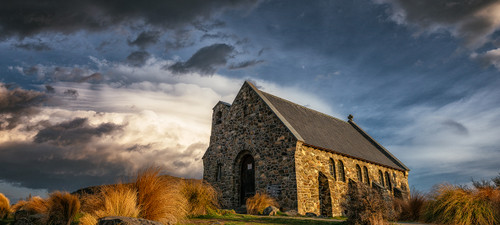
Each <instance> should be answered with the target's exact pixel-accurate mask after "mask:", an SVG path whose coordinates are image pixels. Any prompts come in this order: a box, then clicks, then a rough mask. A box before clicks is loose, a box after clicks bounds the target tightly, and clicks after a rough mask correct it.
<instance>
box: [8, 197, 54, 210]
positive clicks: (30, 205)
mask: <svg viewBox="0 0 500 225" xmlns="http://www.w3.org/2000/svg"><path fill="white" fill-rule="evenodd" d="M19 210H25V211H27V212H29V213H30V214H47V212H48V210H49V205H48V203H47V201H46V200H45V199H42V198H40V197H39V196H35V197H31V196H30V197H28V199H26V200H21V201H18V202H17V203H16V204H15V205H13V206H12V211H13V212H17V211H19Z"/></svg>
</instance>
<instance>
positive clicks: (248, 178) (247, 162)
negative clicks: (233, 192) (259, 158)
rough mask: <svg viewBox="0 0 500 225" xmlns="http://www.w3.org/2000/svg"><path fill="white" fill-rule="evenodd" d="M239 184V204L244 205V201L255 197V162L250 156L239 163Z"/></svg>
mask: <svg viewBox="0 0 500 225" xmlns="http://www.w3.org/2000/svg"><path fill="white" fill-rule="evenodd" d="M240 184H241V187H240V204H241V205H245V204H246V200H247V199H248V198H249V197H252V196H254V195H255V162H254V159H253V157H252V156H251V155H247V156H245V157H243V159H242V161H241V176H240Z"/></svg>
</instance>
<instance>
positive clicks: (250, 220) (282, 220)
mask: <svg viewBox="0 0 500 225" xmlns="http://www.w3.org/2000/svg"><path fill="white" fill-rule="evenodd" d="M214 223H216V224H217V223H219V224H226V225H230V224H231V225H243V224H273V225H281V224H292V225H327V224H334V225H335V224H344V222H342V220H337V219H322V218H307V217H287V216H254V215H244V214H232V215H226V216H212V215H206V216H198V217H193V218H190V219H188V220H187V221H186V223H185V224H214Z"/></svg>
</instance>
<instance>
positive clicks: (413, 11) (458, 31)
mask: <svg viewBox="0 0 500 225" xmlns="http://www.w3.org/2000/svg"><path fill="white" fill-rule="evenodd" d="M375 1H376V2H382V3H390V4H391V5H392V6H393V7H392V14H393V19H394V20H396V21H398V22H400V23H410V24H413V25H416V26H418V27H420V28H422V29H430V30H435V29H437V28H446V29H452V33H454V34H455V35H457V36H458V37H460V38H462V39H463V40H464V41H465V44H466V45H467V46H468V47H471V48H478V47H480V46H481V45H482V44H484V38H486V37H487V36H488V35H490V34H492V33H493V32H494V30H496V29H497V28H498V23H497V22H496V18H495V17H496V15H495V13H496V12H494V10H491V11H489V12H488V11H484V12H483V13H482V14H481V15H478V13H479V12H481V11H482V10H485V9H488V8H491V7H492V6H494V4H498V1H496V0H472V1H469V0H447V1H435V0H422V1H405V0H375Z"/></svg>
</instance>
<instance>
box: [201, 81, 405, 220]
mask: <svg viewBox="0 0 500 225" xmlns="http://www.w3.org/2000/svg"><path fill="white" fill-rule="evenodd" d="M266 95H268V94H267V93H266ZM287 104H288V103H287ZM290 104H292V103H290ZM343 123H347V122H343ZM364 135H365V134H364ZM297 136H300V135H297V131H296V130H295V129H294V128H293V127H291V125H290V124H289V123H288V122H287V121H286V119H284V116H283V115H282V114H280V112H279V111H278V110H277V108H275V107H274V106H273V104H272V103H271V102H270V101H269V99H267V98H266V97H265V95H263V94H262V92H260V91H259V90H258V89H257V88H256V87H255V86H253V84H251V83H250V82H245V83H244V84H243V86H242V87H241V89H240V91H239V93H238V94H237V96H236V98H235V100H234V101H233V103H232V104H231V105H230V104H228V103H224V102H219V103H217V104H216V105H215V107H214V108H213V116H212V134H211V137H210V145H209V147H208V149H207V151H206V153H205V155H204V156H203V164H204V171H203V179H204V180H206V181H207V182H209V183H210V184H212V185H213V186H214V187H215V188H216V189H218V190H219V191H220V192H221V194H222V204H223V207H225V208H238V207H239V206H241V205H242V204H244V201H243V199H241V195H240V188H241V187H240V186H241V184H242V182H243V181H241V177H240V176H241V171H242V160H243V158H244V157H248V156H251V157H253V159H254V162H255V168H254V171H255V193H258V192H262V193H267V194H269V195H271V196H272V197H274V198H275V199H276V200H277V202H278V203H279V204H280V207H281V209H282V210H296V211H297V212H298V213H299V214H302V215H304V214H306V213H314V214H316V215H321V214H325V212H324V211H325V209H327V211H328V212H327V213H326V214H325V215H327V216H338V215H343V214H344V211H343V209H342V208H341V206H340V203H341V201H342V200H343V199H342V195H344V194H345V193H346V192H347V187H348V181H349V180H352V181H356V182H363V183H367V184H369V185H370V186H374V187H375V186H376V187H379V188H381V189H382V190H383V191H384V192H386V193H387V194H391V195H394V196H397V197H403V198H406V197H408V194H409V191H408V171H409V170H408V169H407V168H406V167H404V165H402V163H401V165H402V167H398V168H393V167H391V166H387V165H384V164H383V163H376V162H372V161H370V160H365V159H363V158H359V157H353V156H350V155H348V154H344V153H339V152H336V151H335V149H333V150H332V149H326V148H322V147H317V146H313V145H311V144H308V143H305V142H304V141H302V140H299V138H297ZM370 141H371V142H372V143H374V145H378V143H376V142H374V141H373V140H370ZM377 148H383V147H380V146H377ZM384 150H385V149H384ZM381 151H383V150H381ZM384 154H386V155H387V157H389V158H390V157H393V156H392V155H390V153H384ZM396 160H397V159H396ZM398 162H399V161H398ZM332 164H333V165H332ZM342 165H343V166H342ZM391 165H392V164H391ZM398 165H399V164H398ZM332 168H333V169H332ZM358 168H359V169H358ZM401 168H403V169H401ZM366 172H368V173H366ZM342 174H344V176H345V177H344V176H342ZM380 174H382V176H380ZM359 175H361V177H362V178H361V179H360V178H359ZM325 176H326V179H327V181H326V182H325V179H324V177H325ZM318 177H322V182H320V180H319V178H318ZM367 178H368V180H367ZM320 183H322V186H320ZM325 183H326V184H327V185H325ZM324 190H326V191H329V192H328V195H324V194H323V195H322V194H321V193H320V192H322V191H324ZM325 196H326V200H325ZM325 202H326V203H328V207H326V208H325V204H326V203H325ZM330 211H331V212H330Z"/></svg>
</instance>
